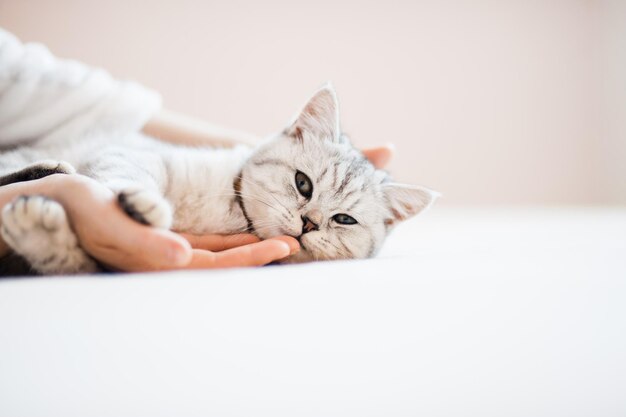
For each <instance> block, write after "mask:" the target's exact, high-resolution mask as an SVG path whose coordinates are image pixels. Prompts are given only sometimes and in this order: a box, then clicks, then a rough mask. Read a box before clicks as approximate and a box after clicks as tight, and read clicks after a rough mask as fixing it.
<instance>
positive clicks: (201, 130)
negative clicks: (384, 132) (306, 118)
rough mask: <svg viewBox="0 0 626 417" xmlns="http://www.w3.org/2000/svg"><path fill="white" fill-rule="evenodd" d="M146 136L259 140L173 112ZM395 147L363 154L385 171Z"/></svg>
mask: <svg viewBox="0 0 626 417" xmlns="http://www.w3.org/2000/svg"><path fill="white" fill-rule="evenodd" d="M142 132H143V133H145V134H147V135H150V136H152V137H155V138H157V139H160V140H162V141H165V142H170V143H175V144H180V145H211V146H222V147H232V146H235V145H239V144H245V145H254V144H255V143H258V142H259V138H257V137H256V136H254V135H252V134H249V133H246V132H242V131H239V130H234V129H228V128H224V127H220V126H217V125H215V124H213V123H209V122H206V121H204V120H200V119H197V118H194V117H190V116H187V115H184V114H180V113H176V112H173V111H170V110H166V109H163V110H160V111H158V112H156V113H155V114H153V116H152V117H151V118H150V119H149V120H148V122H147V123H146V124H145V125H144V126H143V128H142ZM393 151H394V146H393V145H391V144H387V145H383V146H378V147H372V148H366V149H363V154H364V155H365V157H367V158H368V159H369V160H370V162H372V163H373V164H374V166H375V167H376V168H384V167H385V166H386V165H387V164H388V163H389V160H390V159H391V157H392V156H393Z"/></svg>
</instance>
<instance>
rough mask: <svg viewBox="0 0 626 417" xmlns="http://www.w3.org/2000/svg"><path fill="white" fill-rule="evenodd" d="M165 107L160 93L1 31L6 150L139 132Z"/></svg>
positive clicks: (0, 111)
mask: <svg viewBox="0 0 626 417" xmlns="http://www.w3.org/2000/svg"><path fill="white" fill-rule="evenodd" d="M160 106H161V98H160V96H159V95H158V94H157V93H155V92H154V91H151V90H148V89H146V88H145V87H142V86H141V85H139V84H137V83H134V82H129V81H119V80H115V79H114V78H112V77H111V75H109V74H108V73H107V72H106V71H104V70H102V69H97V68H91V67H88V66H86V65H84V64H81V63H79V62H76V61H71V60H62V59H58V58H56V57H54V56H53V55H52V54H51V53H50V51H48V49H46V48H45V47H44V46H43V45H40V44H26V45H24V44H22V43H21V42H20V41H19V40H18V39H17V38H16V37H14V36H13V35H12V34H10V33H8V32H6V31H4V30H2V29H1V28H0V147H4V146H10V145H17V144H20V143H29V142H33V141H37V140H42V139H46V140H55V139H56V138H60V139H61V140H65V139H71V138H75V137H77V136H80V135H84V134H86V133H88V132H90V131H98V132H102V131H116V132H128V131H137V130H140V129H141V127H142V126H143V125H144V124H145V123H146V122H147V121H148V119H149V118H150V117H151V116H152V115H153V114H154V113H155V112H156V111H157V110H158V109H159V108H160Z"/></svg>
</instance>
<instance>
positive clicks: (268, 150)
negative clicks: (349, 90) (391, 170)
mask: <svg viewBox="0 0 626 417" xmlns="http://www.w3.org/2000/svg"><path fill="white" fill-rule="evenodd" d="M241 177H242V180H241V183H240V192H241V195H242V200H243V202H244V207H245V211H246V214H247V216H248V218H249V221H250V222H251V223H252V226H253V227H254V230H255V231H256V233H257V234H258V235H259V237H261V238H263V239H266V238H270V237H274V236H278V235H291V236H293V237H295V238H297V239H298V240H299V241H300V244H301V251H300V252H299V253H297V254H296V255H293V256H292V257H291V258H290V259H289V261H292V262H302V261H309V260H317V259H348V258H366V257H369V256H372V255H374V254H375V253H376V252H377V251H378V249H379V248H380V247H381V245H382V243H383V241H384V239H385V237H386V235H387V233H388V232H389V230H390V229H391V228H392V227H393V226H394V225H396V224H397V223H398V222H401V221H403V220H406V219H408V218H410V217H412V216H414V215H416V214H417V213H419V212H421V211H422V210H424V209H426V208H427V207H428V206H429V205H430V204H431V203H432V202H433V201H434V199H435V198H436V196H437V193H436V192H434V191H431V190H429V189H427V188H424V187H420V186H412V185H405V184H398V183H395V182H393V181H391V178H390V177H389V175H388V174H387V173H386V172H385V171H382V170H378V169H376V168H374V166H373V165H372V164H371V163H370V162H369V161H368V160H367V159H366V158H365V157H364V156H363V154H362V153H361V152H359V151H358V150H357V149H355V148H354V147H353V146H352V145H351V144H350V142H349V140H348V138H347V137H346V136H344V135H343V134H342V133H341V131H340V129H339V111H338V106H337V98H336V96H335V92H334V90H333V88H332V87H331V86H330V85H327V86H325V87H323V88H322V89H321V90H319V91H318V92H317V93H316V94H315V95H314V96H313V97H312V98H311V99H310V100H309V102H308V103H307V104H306V105H305V106H304V108H303V110H302V111H301V112H300V113H299V114H298V116H297V117H296V118H295V120H294V121H293V123H291V124H290V125H289V127H288V128H287V129H285V130H284V131H283V132H282V133H281V134H279V135H277V136H276V137H274V138H272V139H270V140H269V141H268V142H266V143H264V144H263V145H262V146H260V147H259V148H258V149H257V150H256V151H255V153H254V154H253V155H252V156H251V158H250V159H249V160H248V162H247V163H246V164H245V166H244V168H243V170H242V175H241Z"/></svg>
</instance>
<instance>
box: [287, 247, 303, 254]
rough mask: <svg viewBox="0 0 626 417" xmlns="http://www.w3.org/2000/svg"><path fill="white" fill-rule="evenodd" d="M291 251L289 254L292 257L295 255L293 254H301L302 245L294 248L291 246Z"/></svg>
mask: <svg viewBox="0 0 626 417" xmlns="http://www.w3.org/2000/svg"><path fill="white" fill-rule="evenodd" d="M289 249H290V252H289V254H290V255H293V254H295V253H298V252H300V245H297V246H293V247H292V246H291V245H290V246H289Z"/></svg>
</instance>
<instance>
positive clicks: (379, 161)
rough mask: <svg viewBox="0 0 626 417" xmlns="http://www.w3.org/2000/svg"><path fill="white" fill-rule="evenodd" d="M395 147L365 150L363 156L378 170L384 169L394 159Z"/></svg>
mask: <svg viewBox="0 0 626 417" xmlns="http://www.w3.org/2000/svg"><path fill="white" fill-rule="evenodd" d="M394 150H395V147H394V146H393V145H392V144H387V145H383V146H378V147H375V148H366V149H363V151H362V152H363V155H365V157H366V158H367V159H369V161H370V162H371V163H372V164H373V165H374V166H375V167H376V168H378V169H382V168H384V167H385V166H387V164H388V163H389V161H390V160H391V158H392V157H393V152H394Z"/></svg>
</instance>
